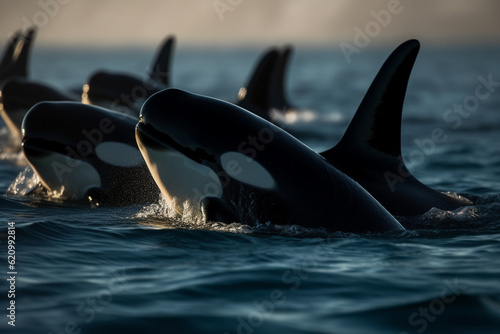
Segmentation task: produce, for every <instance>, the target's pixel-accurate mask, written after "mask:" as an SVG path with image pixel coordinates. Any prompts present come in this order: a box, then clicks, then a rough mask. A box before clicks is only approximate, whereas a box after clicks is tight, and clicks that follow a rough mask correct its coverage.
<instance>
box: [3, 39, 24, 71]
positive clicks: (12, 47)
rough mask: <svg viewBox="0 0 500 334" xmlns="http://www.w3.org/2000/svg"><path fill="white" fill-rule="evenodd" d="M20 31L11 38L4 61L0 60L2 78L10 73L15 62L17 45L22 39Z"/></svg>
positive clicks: (4, 54)
mask: <svg viewBox="0 0 500 334" xmlns="http://www.w3.org/2000/svg"><path fill="white" fill-rule="evenodd" d="M20 35H21V33H20V31H16V32H15V33H14V34H13V35H12V36H11V37H10V39H9V41H8V43H7V47H6V48H5V52H4V53H3V56H2V61H1V62H0V78H2V79H3V77H5V76H6V75H8V73H9V71H10V68H11V66H12V64H13V62H14V53H15V51H16V48H17V45H18V43H19V39H20Z"/></svg>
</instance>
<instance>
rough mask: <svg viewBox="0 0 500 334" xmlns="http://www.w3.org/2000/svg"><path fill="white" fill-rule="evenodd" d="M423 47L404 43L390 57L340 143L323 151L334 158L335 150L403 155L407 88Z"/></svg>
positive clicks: (414, 43)
mask: <svg viewBox="0 0 500 334" xmlns="http://www.w3.org/2000/svg"><path fill="white" fill-rule="evenodd" d="M419 49H420V43H419V42H418V41H417V40H409V41H407V42H405V43H403V44H401V45H400V46H399V47H398V48H397V49H396V50H394V52H393V53H392V54H391V55H390V56H389V58H387V60H386V61H385V63H384V65H383V66H382V68H381V69H380V71H379V72H378V74H377V76H376V77H375V79H374V80H373V82H372V84H371V86H370V88H369V89H368V92H367V93H366V95H365V97H364V98H363V100H362V101H361V104H360V105H359V107H358V110H357V111H356V114H355V115H354V118H353V119H352V121H351V123H350V124H349V127H348V128H347V130H346V132H345V133H344V136H343V137H342V139H341V140H340V142H339V143H338V144H337V145H336V146H335V147H334V148H332V149H330V150H329V151H326V152H324V153H322V155H323V156H324V157H325V158H326V159H327V160H332V161H334V160H335V159H339V157H335V156H333V155H335V154H336V153H335V151H336V150H339V149H341V150H342V151H344V152H346V151H345V150H349V151H351V152H352V151H358V153H359V152H360V151H361V152H363V151H366V150H375V151H377V152H381V153H384V154H386V155H389V156H391V157H395V158H399V157H400V156H401V114H402V112H403V103H404V98H405V94H406V87H407V85H408V80H409V77H410V73H411V70H412V68H413V64H414V63H415V59H416V57H417V54H418V51H419Z"/></svg>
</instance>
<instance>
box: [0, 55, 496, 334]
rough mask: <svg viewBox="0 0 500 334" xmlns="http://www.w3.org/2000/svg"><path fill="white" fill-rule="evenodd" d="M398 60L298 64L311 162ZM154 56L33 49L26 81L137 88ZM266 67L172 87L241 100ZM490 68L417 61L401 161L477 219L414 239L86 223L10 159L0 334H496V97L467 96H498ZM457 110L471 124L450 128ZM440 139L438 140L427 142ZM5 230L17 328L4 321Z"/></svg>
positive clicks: (417, 222)
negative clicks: (252, 76)
mask: <svg viewBox="0 0 500 334" xmlns="http://www.w3.org/2000/svg"><path fill="white" fill-rule="evenodd" d="M391 51H392V50H391V49H389V48H382V49H371V48H366V49H364V50H362V52H361V53H359V54H355V55H353V56H352V59H351V60H352V61H351V63H348V62H347V61H346V59H345V58H344V57H343V55H342V53H341V51H339V50H338V49H301V48H298V49H297V51H296V54H295V55H294V58H293V60H292V63H291V64H290V65H291V67H290V72H289V76H288V79H287V93H288V96H289V99H290V100H291V101H292V102H293V103H294V104H295V105H297V106H298V107H300V108H302V109H306V110H307V111H304V112H303V113H299V114H297V115H296V116H297V117H296V122H295V123H294V124H289V126H290V129H292V128H293V127H296V128H299V129H304V128H305V129H307V130H308V131H309V132H311V133H314V134H315V135H314V136H309V137H308V138H304V141H306V143H307V144H308V145H310V146H311V147H313V148H314V149H317V150H322V149H326V148H328V147H330V146H332V145H334V144H335V143H336V142H337V141H338V140H339V138H340V137H341V136H342V133H343V131H344V130H345V128H346V127H347V125H348V123H349V121H350V119H351V118H352V116H353V114H354V112H355V110H356V108H357V106H358V104H359V103H360V101H361V98H362V97H363V95H364V93H365V92H366V90H367V88H368V86H369V84H370V82H371V80H372V79H373V77H374V76H375V74H376V73H377V71H378V70H379V68H380V66H381V65H382V63H383V61H384V60H385V58H386V57H387V56H388V55H389V54H390V52H391ZM152 52H153V50H133V49H130V50H107V51H106V50H88V49H86V50H83V49H82V50H73V51H69V50H48V49H45V50H44V49H37V48H35V50H34V53H33V57H32V61H31V65H32V68H31V69H32V77H33V78H35V79H39V80H43V81H46V82H49V83H51V84H53V85H56V86H58V87H60V88H66V89H74V88H78V87H81V86H82V85H83V83H84V82H85V80H86V78H87V76H88V75H89V74H90V73H91V72H92V71H94V70H97V69H101V68H106V69H109V70H116V71H126V72H130V73H134V74H137V75H143V74H144V72H145V69H146V67H147V66H148V65H149V61H150V58H152ZM260 52H261V50H259V49H231V48H227V49H222V50H215V49H196V48H191V49H190V48H184V49H180V50H178V51H177V52H176V55H175V58H174V63H173V85H174V86H176V87H179V88H182V89H186V90H190V91H192V92H196V93H201V94H206V95H211V96H216V97H220V98H223V99H228V100H231V99H234V98H235V97H236V95H237V92H238V88H239V87H240V86H241V85H243V83H244V82H245V80H246V78H247V76H248V75H249V73H250V71H251V69H252V67H253V65H254V62H255V61H256V59H257V57H258V56H259V54H260ZM499 59H500V48H493V47H464V48H441V49H435V48H430V47H426V46H425V45H423V47H422V50H421V52H420V55H419V57H418V59H417V62H416V65H415V68H414V71H413V74H412V76H411V79H410V84H409V87H408V93H407V98H406V104H405V110H404V114H403V125H402V126H403V131H402V145H403V148H402V150H403V155H404V158H405V161H406V162H407V164H408V165H409V166H410V168H411V170H412V171H413V173H414V175H415V176H416V177H417V178H418V179H419V180H421V181H422V182H423V183H424V184H426V185H428V186H430V187H432V188H434V189H437V190H440V191H449V192H452V193H457V194H461V195H465V196H467V197H470V198H472V199H474V201H475V204H474V205H472V206H469V207H464V208H460V209H457V210H456V211H452V212H447V211H440V210H437V209H433V210H431V211H430V212H429V213H427V214H425V215H422V216H419V217H413V218H404V219H402V218H401V222H402V223H403V224H405V225H406V226H408V227H409V228H408V230H407V231H404V232H399V233H386V234H368V235H355V234H344V233H328V232H326V231H323V230H311V229H306V228H302V227H298V226H288V227H280V226H272V225H266V226H259V227H249V226H243V225H239V224H232V225H229V226H227V225H223V224H216V223H202V222H201V221H200V219H199V217H198V215H197V214H196V213H192V214H188V215H186V216H185V217H184V218H183V219H182V220H174V219H171V218H169V215H168V208H167V207H166V205H165V204H164V203H163V202H162V200H161V199H159V200H158V202H157V203H152V204H150V205H135V206H128V207H119V208H91V207H90V206H87V205H82V204H74V203H61V202H59V201H56V200H53V201H47V200H39V199H33V198H26V197H23V196H21V195H22V194H23V192H25V191H26V190H27V189H28V188H29V187H30V185H29V184H28V183H29V182H28V181H33V177H32V173H31V172H30V171H29V170H27V169H26V166H25V165H24V164H23V160H22V157H19V156H17V155H16V154H12V153H6V152H5V151H4V152H3V153H2V161H0V192H1V193H2V194H3V196H0V221H1V224H2V226H1V232H0V253H1V254H3V256H1V258H2V259H3V260H2V261H3V263H2V264H0V268H3V269H2V270H1V271H0V281H2V282H3V283H2V284H1V285H0V286H1V293H0V295H1V297H0V306H1V307H0V309H1V310H3V311H0V316H1V318H0V319H3V320H1V321H0V331H1V332H2V333H9V332H12V333H54V334H56V333H57V334H59V333H220V334H225V333H230V334H234V333H246V334H252V333H255V334H257V333H290V334H295V333H395V334H403V333H444V332H448V333H499V332H500V84H492V85H490V86H489V90H484V89H482V90H481V91H480V92H481V93H483V95H481V96H482V98H481V99H479V98H477V96H476V94H477V87H478V85H480V84H481V83H482V82H484V81H485V80H486V81H492V82H494V83H496V82H500V60H499ZM487 92H488V93H489V95H488V94H486V93H487ZM485 95H488V96H487V97H485ZM455 104H457V105H458V104H462V105H464V104H465V107H466V108H465V107H464V110H465V111H467V110H470V112H467V113H463V115H461V116H460V117H454V118H453V119H450V118H447V117H446V115H451V114H449V112H448V110H449V109H450V108H451V109H453V108H454V105H455ZM455 116H456V114H455ZM1 127H2V129H1V130H0V136H1V137H2V139H3V140H5V138H6V136H7V132H6V129H5V128H4V127H3V125H1ZM435 129H441V130H442V131H443V132H444V134H445V136H446V140H444V141H442V142H439V143H437V142H435V141H433V140H432V133H433V131H434V130H435ZM2 144H3V145H5V144H6V143H5V142H3V143H2ZM297 177H307V175H297ZM11 185H12V187H11V188H9V187H10V186H11ZM13 189H14V190H13ZM16 194H17V195H16ZM333 207H334V206H333V205H332V208H333ZM311 210H315V208H311ZM331 214H332V215H335V211H334V210H333V209H332V212H331ZM9 223H10V226H15V238H16V239H15V242H16V244H15V247H16V248H15V251H16V254H15V256H16V258H15V271H16V273H17V274H16V275H15V276H16V280H15V307H16V308H15V316H16V317H15V328H14V327H12V326H11V325H9V324H8V321H10V319H9V318H8V317H7V315H8V314H9V312H10V311H9V310H7V307H9V302H10V300H14V299H12V298H9V297H8V296H7V295H8V291H9V289H10V284H9V283H6V282H7V279H9V278H10V276H11V275H10V274H7V272H10V270H9V268H8V262H7V261H8V258H7V256H8V241H7V236H8V235H12V234H13V233H12V232H9V230H8V227H9ZM11 231H13V230H12V229H11Z"/></svg>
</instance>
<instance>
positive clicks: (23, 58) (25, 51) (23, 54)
mask: <svg viewBox="0 0 500 334" xmlns="http://www.w3.org/2000/svg"><path fill="white" fill-rule="evenodd" d="M35 36H36V28H35V27H33V28H30V29H29V30H28V32H27V33H26V35H25V36H24V37H23V39H22V41H20V42H19V43H18V48H20V49H19V50H16V51H15V54H14V59H13V64H12V69H11V73H10V74H11V75H15V76H19V77H23V78H26V77H27V76H28V61H29V55H30V51H31V47H32V45H33V41H34V39H35Z"/></svg>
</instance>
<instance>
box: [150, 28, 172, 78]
mask: <svg viewBox="0 0 500 334" xmlns="http://www.w3.org/2000/svg"><path fill="white" fill-rule="evenodd" d="M174 47H175V37H174V36H168V37H167V38H166V39H165V40H164V41H163V43H162V44H161V46H160V48H158V51H157V53H156V57H155V58H154V61H153V63H152V64H151V68H150V70H149V77H150V78H151V79H153V80H156V81H158V82H160V83H162V84H164V85H166V86H169V85H170V63H171V60H172V54H173V52H174Z"/></svg>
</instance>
